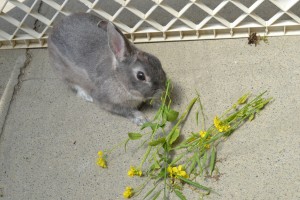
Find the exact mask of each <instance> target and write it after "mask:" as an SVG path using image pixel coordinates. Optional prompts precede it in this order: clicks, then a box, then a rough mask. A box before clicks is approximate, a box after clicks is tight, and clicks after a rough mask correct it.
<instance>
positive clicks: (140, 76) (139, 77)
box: [136, 71, 146, 81]
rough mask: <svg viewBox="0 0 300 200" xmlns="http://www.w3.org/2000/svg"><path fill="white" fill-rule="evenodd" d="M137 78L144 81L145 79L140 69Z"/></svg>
mask: <svg viewBox="0 0 300 200" xmlns="http://www.w3.org/2000/svg"><path fill="white" fill-rule="evenodd" d="M136 77H137V79H139V80H140V81H144V80H145V79H146V77H145V74H144V73H143V72H141V71H139V72H138V73H137V75H136Z"/></svg>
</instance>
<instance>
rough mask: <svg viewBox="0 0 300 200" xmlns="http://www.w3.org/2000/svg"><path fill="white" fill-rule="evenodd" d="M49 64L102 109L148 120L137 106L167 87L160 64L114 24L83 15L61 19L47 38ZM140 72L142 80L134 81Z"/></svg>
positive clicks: (138, 119) (135, 120)
mask: <svg viewBox="0 0 300 200" xmlns="http://www.w3.org/2000/svg"><path fill="white" fill-rule="evenodd" d="M48 49H49V56H50V62H51V63H52V65H53V67H54V68H55V69H56V71H57V72H58V73H59V75H60V76H61V77H62V79H63V80H64V81H65V82H66V83H67V84H68V85H69V86H70V87H71V88H73V89H75V90H76V88H80V89H82V90H83V91H80V94H83V96H84V98H85V99H87V98H88V99H89V100H91V101H93V100H94V101H96V102H99V103H100V105H102V106H103V108H105V109H106V110H108V111H110V112H112V113H115V114H119V115H122V116H124V117H127V118H130V119H131V120H133V121H134V122H135V123H136V124H139V125H141V124H142V123H144V122H145V121H146V118H145V116H144V114H143V113H142V112H140V111H138V107H139V106H140V104H141V103H143V102H145V101H146V100H149V99H151V98H153V97H158V96H159V95H158V94H159V93H161V92H162V91H163V90H164V89H165V82H166V74H165V72H164V71H163V69H162V67H161V63H160V61H159V60H158V59H157V58H156V57H155V56H153V55H151V54H149V53H146V52H143V51H141V50H139V49H137V48H136V47H135V46H134V45H133V44H131V43H130V42H129V41H128V40H127V39H126V38H125V37H124V35H123V34H122V33H121V31H120V30H119V29H118V28H117V27H115V26H114V25H113V24H112V23H110V22H107V21H102V20H101V19H100V18H98V17H96V16H94V15H91V14H86V13H78V14H73V15H70V16H68V17H66V18H64V19H63V20H62V21H61V22H60V23H59V24H57V25H56V26H54V28H53V32H52V34H51V35H50V36H49V39H48ZM138 71H142V72H143V73H144V74H145V77H146V80H144V81H142V80H138V78H137V72H138Z"/></svg>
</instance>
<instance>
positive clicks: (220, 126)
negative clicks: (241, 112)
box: [214, 116, 230, 132]
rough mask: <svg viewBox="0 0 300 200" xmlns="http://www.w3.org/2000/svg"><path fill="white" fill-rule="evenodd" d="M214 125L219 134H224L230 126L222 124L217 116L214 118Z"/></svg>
mask: <svg viewBox="0 0 300 200" xmlns="http://www.w3.org/2000/svg"><path fill="white" fill-rule="evenodd" d="M214 125H215V127H216V128H217V129H218V131H219V132H226V131H228V130H229V129H230V125H229V124H223V123H222V122H221V120H220V119H219V118H218V117H217V116H216V117H215V118H214Z"/></svg>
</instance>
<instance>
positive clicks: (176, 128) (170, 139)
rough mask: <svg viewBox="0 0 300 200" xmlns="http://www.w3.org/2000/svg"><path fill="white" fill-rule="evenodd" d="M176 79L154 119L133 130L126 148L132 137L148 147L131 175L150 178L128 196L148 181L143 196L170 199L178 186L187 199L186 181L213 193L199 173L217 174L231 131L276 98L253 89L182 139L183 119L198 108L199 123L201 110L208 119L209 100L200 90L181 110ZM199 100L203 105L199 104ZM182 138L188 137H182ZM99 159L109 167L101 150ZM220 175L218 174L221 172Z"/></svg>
mask: <svg viewBox="0 0 300 200" xmlns="http://www.w3.org/2000/svg"><path fill="white" fill-rule="evenodd" d="M170 91H171V84H170V81H167V86H166V91H165V94H164V95H163V97H162V104H161V106H160V108H159V110H158V111H157V113H156V115H155V117H154V119H153V120H152V121H150V122H147V123H145V124H144V125H143V126H142V127H141V132H131V133H128V139H127V140H126V141H125V142H124V144H125V148H126V145H127V144H128V142H129V141H131V142H133V141H139V142H140V143H141V144H142V145H140V146H141V148H142V147H144V146H145V145H146V150H145V153H144V155H143V156H142V157H141V162H140V164H139V165H138V166H139V167H138V168H136V167H133V166H130V169H129V170H128V172H127V175H128V176H129V177H133V176H138V177H141V176H143V177H141V178H145V179H146V180H145V182H144V183H143V184H141V185H140V186H137V187H136V188H135V189H133V188H131V187H126V190H125V191H124V193H123V197H124V198H131V197H137V196H139V195H141V194H142V192H143V191H144V189H145V187H146V185H149V184H150V183H151V180H152V181H153V182H152V183H153V184H152V188H151V189H150V190H149V191H148V192H146V194H145V195H144V196H143V197H142V198H140V197H139V198H138V199H146V198H149V197H151V198H152V199H159V197H162V199H168V197H169V194H170V193H171V192H174V193H175V195H176V196H177V197H178V198H179V199H187V198H186V197H185V196H184V194H183V192H182V189H183V188H184V186H185V185H188V186H190V187H189V188H192V189H193V190H198V192H200V193H201V194H202V195H208V194H209V193H210V192H211V191H212V189H211V188H208V187H206V186H204V185H202V184H200V183H199V182H196V181H195V180H196V178H197V177H204V176H212V175H213V173H218V172H217V170H215V165H216V157H217V145H218V144H219V143H220V142H222V141H224V139H225V138H227V137H228V136H230V135H231V134H232V133H233V132H234V131H235V130H236V129H237V128H239V127H240V126H241V125H243V124H244V123H246V122H247V121H251V120H253V119H254V118H255V116H256V115H257V114H258V113H259V112H260V111H261V110H262V109H263V108H264V106H265V105H266V104H268V103H269V102H270V101H271V100H272V98H268V99H265V98H263V95H265V93H266V92H263V93H261V94H260V95H258V96H256V97H255V98H253V99H252V100H250V96H251V94H250V93H247V94H245V95H243V96H242V97H241V98H239V99H238V101H237V102H236V103H234V104H233V106H232V107H230V108H229V109H228V110H226V111H225V112H224V113H223V114H222V115H219V116H220V117H219V116H218V115H216V116H215V117H214V119H213V120H211V125H210V127H209V128H207V129H205V124H204V123H203V125H202V126H203V127H202V128H203V129H202V130H197V131H195V133H190V134H189V135H187V134H185V139H183V140H179V137H180V136H181V135H183V133H182V129H181V127H182V123H183V122H184V121H186V120H188V119H189V117H188V116H189V115H190V113H191V112H192V111H194V112H196V121H197V124H198V121H199V117H198V115H199V113H201V114H202V119H203V120H202V121H203V122H204V119H205V117H204V113H203V106H202V103H201V100H200V97H199V95H198V96H196V97H195V98H193V99H192V100H191V101H190V103H189V104H188V105H187V107H186V109H185V110H184V111H183V113H182V114H181V115H179V112H178V111H175V110H173V109H172V108H171V103H172V100H171V98H170ZM195 105H198V108H195V107H196V106H195ZM181 138H182V137H181ZM117 146H118V145H117ZM98 155H99V158H98V159H99V160H98V162H97V164H98V165H99V166H101V167H103V168H105V167H107V166H106V160H105V159H104V157H103V155H102V154H101V153H100V154H99V153H98ZM217 175H218V174H217Z"/></svg>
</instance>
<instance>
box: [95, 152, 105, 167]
mask: <svg viewBox="0 0 300 200" xmlns="http://www.w3.org/2000/svg"><path fill="white" fill-rule="evenodd" d="M97 165H99V166H100V167H102V168H107V165H106V160H105V158H104V156H103V151H98V159H97Z"/></svg>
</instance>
